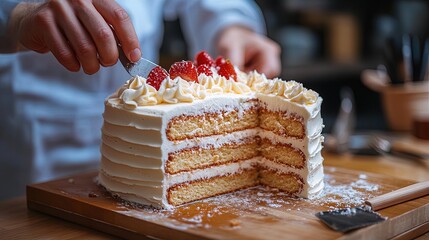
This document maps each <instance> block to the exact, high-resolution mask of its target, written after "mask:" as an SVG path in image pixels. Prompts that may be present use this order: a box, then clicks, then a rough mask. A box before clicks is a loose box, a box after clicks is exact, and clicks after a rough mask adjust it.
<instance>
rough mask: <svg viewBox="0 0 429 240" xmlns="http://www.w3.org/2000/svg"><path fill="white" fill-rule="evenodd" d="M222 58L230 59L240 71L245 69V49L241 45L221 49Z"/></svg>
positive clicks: (231, 45)
mask: <svg viewBox="0 0 429 240" xmlns="http://www.w3.org/2000/svg"><path fill="white" fill-rule="evenodd" d="M219 53H220V55H221V56H224V57H225V58H227V59H229V60H230V61H231V63H232V64H234V65H235V66H237V67H238V68H239V69H243V67H244V63H245V56H244V49H243V47H242V46H241V45H239V44H229V45H227V46H222V47H220V48H219Z"/></svg>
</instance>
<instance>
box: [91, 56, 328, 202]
mask: <svg viewBox="0 0 429 240" xmlns="http://www.w3.org/2000/svg"><path fill="white" fill-rule="evenodd" d="M321 103H322V98H321V97H320V96H319V95H318V94H317V93H316V92H314V91H312V90H308V89H306V88H304V87H303V86H302V84H300V83H298V82H295V81H283V80H281V79H277V78H276V79H272V80H271V79H267V78H266V77H265V76H264V75H263V74H259V73H258V72H256V71H253V72H250V73H243V72H241V71H240V70H239V69H237V68H236V67H234V66H233V65H232V63H231V62H230V61H229V60H226V59H224V58H222V57H218V58H217V59H216V60H213V59H212V58H211V56H210V55H209V54H207V53H206V52H204V51H203V52H200V53H198V54H197V55H196V57H195V61H194V62H191V61H181V62H177V63H174V64H173V65H172V66H171V67H170V69H169V72H167V71H166V70H164V69H163V68H161V67H156V68H154V69H153V70H152V72H151V73H150V74H149V76H148V78H147V79H145V78H143V77H140V76H136V77H133V78H131V79H130V80H128V81H127V82H126V83H125V84H124V86H122V87H121V88H120V89H119V90H118V91H117V92H116V93H114V94H112V95H111V96H109V97H108V98H107V99H106V101H105V112H104V114H103V117H104V125H103V128H102V141H103V143H102V146H101V153H102V158H101V168H100V172H99V182H100V184H101V185H102V186H104V187H105V188H106V189H107V190H108V191H109V192H111V193H112V194H115V195H117V196H119V197H120V198H122V199H125V200H128V201H132V202H137V203H140V204H145V205H152V206H154V207H157V208H172V207H174V206H179V205H181V204H185V203H189V202H192V201H195V200H199V199H204V198H208V197H212V196H216V195H220V194H225V193H229V192H233V191H237V190H240V189H246V188H249V187H253V186H257V185H260V184H262V185H266V186H269V187H273V188H276V189H279V190H280V191H283V192H286V193H288V194H290V195H291V196H297V197H304V198H312V197H313V196H315V195H317V194H318V193H319V192H321V191H322V189H323V166H322V161H323V157H322V155H321V153H320V151H321V149H322V142H323V137H322V135H321V131H322V128H323V122H322V118H321V115H320V107H321Z"/></svg>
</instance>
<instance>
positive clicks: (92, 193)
mask: <svg viewBox="0 0 429 240" xmlns="http://www.w3.org/2000/svg"><path fill="white" fill-rule="evenodd" d="M88 197H90V198H96V197H98V194H96V193H94V192H90V193H88Z"/></svg>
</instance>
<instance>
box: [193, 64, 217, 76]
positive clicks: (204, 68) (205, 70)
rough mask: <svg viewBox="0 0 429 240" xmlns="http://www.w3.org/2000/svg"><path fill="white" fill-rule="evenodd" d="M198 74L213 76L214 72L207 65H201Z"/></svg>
mask: <svg viewBox="0 0 429 240" xmlns="http://www.w3.org/2000/svg"><path fill="white" fill-rule="evenodd" d="M197 72H198V74H203V73H204V74H205V75H206V76H213V72H212V70H211V69H210V67H208V66H207V65H200V66H198V68H197Z"/></svg>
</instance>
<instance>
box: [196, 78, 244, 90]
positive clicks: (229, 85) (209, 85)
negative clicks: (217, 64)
mask: <svg viewBox="0 0 429 240" xmlns="http://www.w3.org/2000/svg"><path fill="white" fill-rule="evenodd" d="M198 82H199V84H200V85H202V86H203V87H204V88H205V89H206V90H207V92H208V93H212V94H222V93H236V94H245V93H249V92H251V89H250V88H249V87H248V86H247V84H246V83H245V82H240V81H237V82H236V81H234V80H233V79H226V78H225V77H223V76H220V75H214V76H206V75H205V74H200V75H199V76H198Z"/></svg>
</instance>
